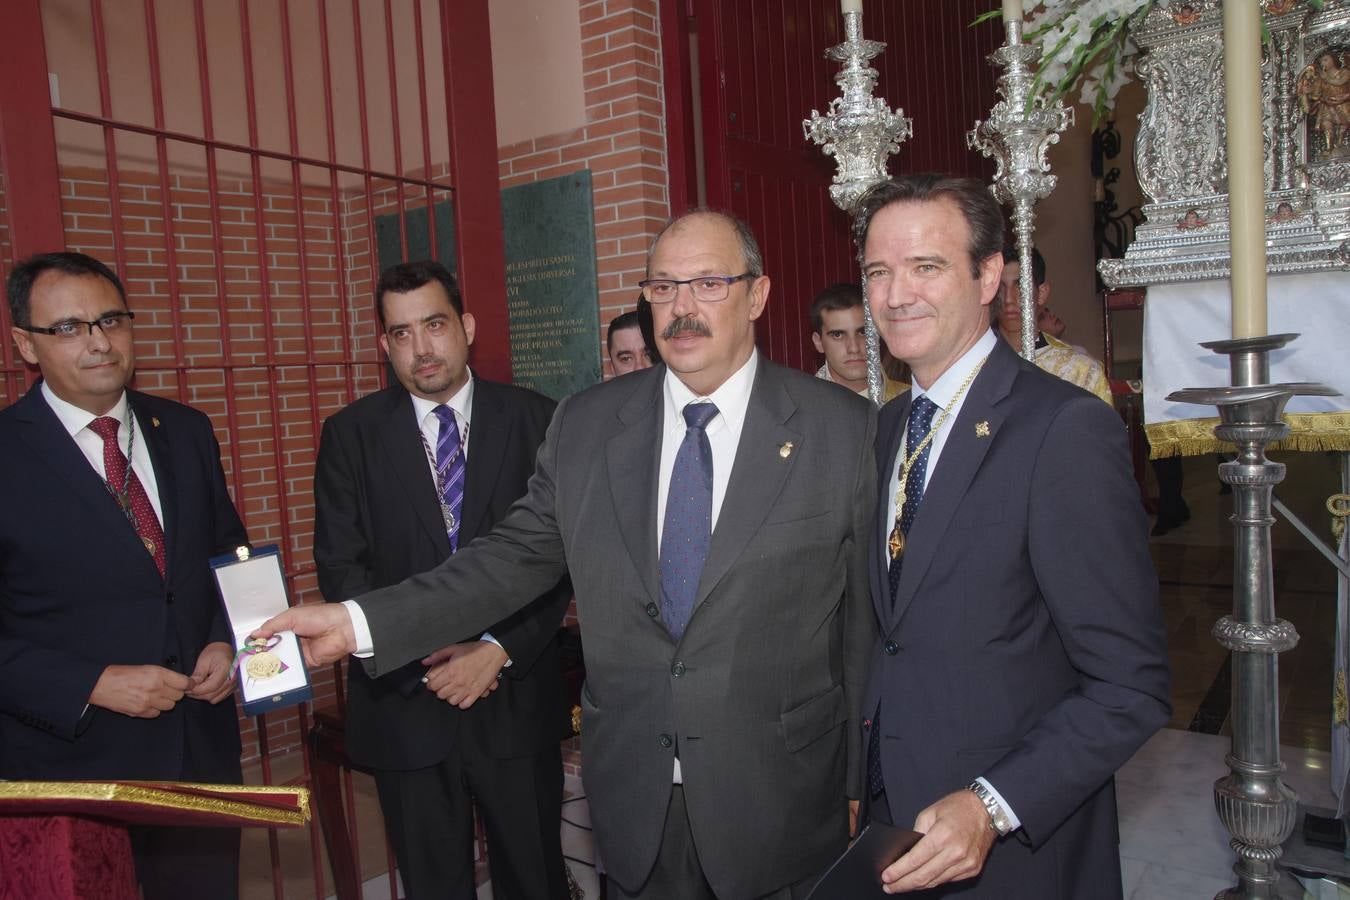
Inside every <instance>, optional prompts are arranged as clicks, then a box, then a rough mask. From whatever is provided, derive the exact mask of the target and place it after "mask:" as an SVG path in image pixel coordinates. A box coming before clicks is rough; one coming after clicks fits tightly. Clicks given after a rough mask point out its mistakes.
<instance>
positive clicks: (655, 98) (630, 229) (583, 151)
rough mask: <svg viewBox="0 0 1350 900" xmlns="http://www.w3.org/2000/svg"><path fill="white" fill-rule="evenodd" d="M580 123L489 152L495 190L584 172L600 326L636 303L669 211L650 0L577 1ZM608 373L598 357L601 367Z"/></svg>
mask: <svg viewBox="0 0 1350 900" xmlns="http://www.w3.org/2000/svg"><path fill="white" fill-rule="evenodd" d="M580 10H581V48H582V49H581V52H582V79H583V87H584V89H585V103H586V124H585V125H584V126H582V127H581V128H578V129H576V130H574V131H567V132H563V133H561V134H552V135H547V136H545V137H539V138H535V139H534V140H530V141H522V142H521V143H519V144H511V145H508V146H505V147H501V148H499V149H498V159H499V161H500V162H499V165H500V170H501V171H500V174H501V184H502V187H504V188H505V187H510V186H512V185H516V184H524V183H526V182H529V181H535V180H538V179H544V178H556V177H557V176H559V175H566V174H568V173H570V172H576V171H579V170H581V169H590V170H591V185H592V189H593V191H594V195H595V242H596V243H595V255H596V266H597V274H598V276H599V288H600V296H599V302H600V322H601V331H600V334H599V335H598V336H597V340H598V341H600V343H601V355H602V356H603V355H604V327H605V326H606V325H607V324H608V323H609V320H610V319H612V318H614V317H615V316H616V315H618V314H619V313H621V312H625V311H627V310H631V309H632V308H633V306H634V304H635V302H636V300H637V293H638V288H637V283H638V281H639V280H641V279H642V277H643V273H644V271H645V266H646V253H647V246H648V245H649V244H650V243H651V239H652V238H653V237H654V236H655V234H656V232H657V231H658V230H659V229H660V227H661V225H662V224H663V223H664V222H665V220H666V219H667V218H668V217H669V215H670V195H669V189H668V188H669V179H668V177H667V171H666V133H665V107H664V101H663V97H662V89H661V59H660V51H661V43H660V34H659V32H658V27H659V25H658V17H657V4H656V0H580ZM605 370H606V372H608V371H609V366H608V362H606V367H605Z"/></svg>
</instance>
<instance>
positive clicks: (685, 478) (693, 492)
mask: <svg viewBox="0 0 1350 900" xmlns="http://www.w3.org/2000/svg"><path fill="white" fill-rule="evenodd" d="M715 415H717V407H716V406H714V405H713V404H711V403H690V404H688V405H687V406H685V408H684V423H685V426H686V427H685V431H684V440H683V441H681V442H680V449H679V451H678V452H677V453H676V454H675V466H674V468H672V469H671V470H670V490H669V492H668V493H667V494H666V519H665V524H664V526H663V527H662V529H661V617H662V618H663V619H664V620H665V623H666V630H667V631H669V632H670V636H671V637H673V638H674V639H675V640H677V641H678V640H679V639H680V637H681V636H682V635H683V634H684V628H685V626H686V625H688V624H689V617H690V616H691V615H692V614H693V612H694V599H695V598H696V597H697V596H698V580H699V578H700V577H701V576H702V575H703V562H704V560H706V559H707V558H708V544H709V543H710V542H711V540H712V483H713V459H712V447H711V446H710V445H709V444H708V435H707V433H706V432H705V431H704V430H703V429H704V428H705V427H706V426H707V424H708V423H709V422H711V421H712V419H713V416H715Z"/></svg>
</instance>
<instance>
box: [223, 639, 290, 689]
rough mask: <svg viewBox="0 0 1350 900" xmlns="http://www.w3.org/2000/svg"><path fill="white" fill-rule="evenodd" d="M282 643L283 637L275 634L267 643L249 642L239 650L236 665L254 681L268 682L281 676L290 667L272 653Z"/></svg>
mask: <svg viewBox="0 0 1350 900" xmlns="http://www.w3.org/2000/svg"><path fill="white" fill-rule="evenodd" d="M280 643H281V635H279V634H274V635H272V637H270V638H268V639H267V640H266V641H255V640H251V639H250V640H247V641H245V642H244V646H243V647H241V648H239V653H238V654H237V655H236V656H235V658H234V664H235V665H236V666H238V667H240V668H242V669H243V670H244V673H245V674H246V675H248V677H249V678H250V679H251V680H253V681H266V680H267V679H269V678H272V677H275V676H277V675H280V674H281V673H282V672H285V671H286V670H287V669H288V668H290V666H288V665H286V664H285V663H284V662H282V661H281V657H279V656H277V655H276V654H275V653H273V652H272V648H273V647H275V646H277V645H278V644H280Z"/></svg>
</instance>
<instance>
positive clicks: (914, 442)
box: [867, 397, 939, 800]
mask: <svg viewBox="0 0 1350 900" xmlns="http://www.w3.org/2000/svg"><path fill="white" fill-rule="evenodd" d="M938 409H939V407H938V405H937V404H936V403H934V402H933V401H932V400H929V399H928V398H927V397H919V398H918V399H916V400H915V401H914V403H913V404H912V405H911V406H910V408H909V423H908V424H907V425H906V426H905V446H904V447H903V448H901V453H902V454H903V453H905V452H906V451H908V452H913V449H914V448H915V447H917V446H919V445H920V444H921V443H923V439H924V438H926V437H927V436H928V429H929V428H931V427H932V425H933V416H935V415H937V411H938ZM932 449H933V442H932V441H929V442H928V446H926V447H924V448H923V450H922V451H921V452H920V453H919V456H918V458H917V459H915V460H914V464H913V465H912V466H910V467H909V475H908V476H907V477H906V478H905V485H904V487H905V503H904V506H902V507H901V508H900V510H899V511H898V515H899V517H900V532H901V533H902V534H906V535H907V534H909V529H910V526H911V525H913V524H914V517H915V516H916V515H918V513H919V502H920V501H921V500H923V479H924V475H925V474H926V473H927V472H928V454H929V453H930V452H931V451H932ZM901 465H903V456H902V459H901ZM904 560H905V554H904V553H903V552H902V553H900V554H898V555H897V556H895V557H893V558H892V559H891V565H890V570H889V573H888V574H889V575H890V582H891V584H890V586H891V606H895V595H896V593H897V592H898V591H899V589H900V567H901V565H902V564H903V563H904ZM870 729H871V730H870V732H869V733H868V736H867V786H868V789H869V790H870V792H871V795H872V799H873V800H875V799H876V798H877V797H880V796H881V792H882V790H884V789H885V787H886V783H885V778H884V777H883V776H882V773H881V708H880V707H878V708H877V711H876V715H874V716H872V722H871V725H870Z"/></svg>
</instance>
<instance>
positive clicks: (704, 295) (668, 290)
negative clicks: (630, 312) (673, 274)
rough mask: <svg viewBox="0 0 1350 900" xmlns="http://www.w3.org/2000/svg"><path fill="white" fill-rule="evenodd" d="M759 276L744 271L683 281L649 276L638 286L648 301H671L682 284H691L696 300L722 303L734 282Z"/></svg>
mask: <svg viewBox="0 0 1350 900" xmlns="http://www.w3.org/2000/svg"><path fill="white" fill-rule="evenodd" d="M758 277H759V276H758V275H756V274H755V273H754V272H744V273H742V274H740V275H700V276H698V277H697V278H686V279H684V280H683V281H677V280H675V279H672V278H648V279H645V280H644V281H639V282H638V287H640V288H642V296H644V297H646V298H647V302H648V303H670V302H671V301H673V300H674V299H675V295H676V294H677V293H679V290H680V285H682V284H687V285H689V290H690V292H691V293H692V294H693V295H694V299H695V300H699V301H701V302H703V303H720V302H721V301H723V300H725V299H727V294H729V293H731V286H732V285H733V284H735V283H736V282H738V281H746V280H749V279H753V278H758Z"/></svg>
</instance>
